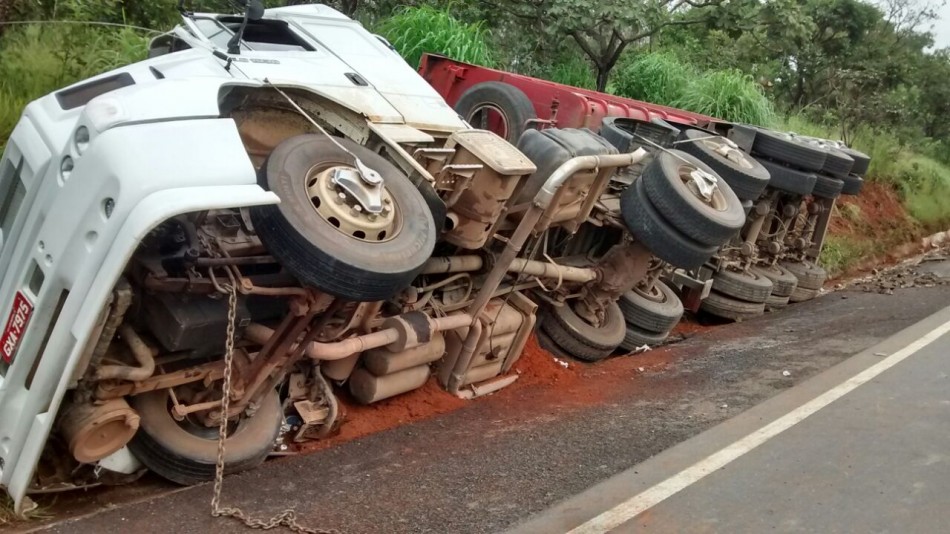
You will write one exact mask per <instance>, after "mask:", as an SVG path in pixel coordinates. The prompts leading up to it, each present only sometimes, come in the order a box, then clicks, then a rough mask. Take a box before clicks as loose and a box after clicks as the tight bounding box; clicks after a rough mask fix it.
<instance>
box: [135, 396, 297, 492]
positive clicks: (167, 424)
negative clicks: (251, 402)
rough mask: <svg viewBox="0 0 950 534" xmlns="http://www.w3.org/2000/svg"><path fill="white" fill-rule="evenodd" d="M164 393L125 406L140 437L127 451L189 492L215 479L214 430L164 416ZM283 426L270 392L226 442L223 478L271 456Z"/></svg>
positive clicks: (277, 402) (138, 398)
mask: <svg viewBox="0 0 950 534" xmlns="http://www.w3.org/2000/svg"><path fill="white" fill-rule="evenodd" d="M168 403H169V395H168V390H167V389H161V390H156V391H150V392H148V393H143V394H141V395H136V396H134V397H132V398H131V399H130V400H129V404H130V405H131V406H132V408H134V409H135V411H136V412H138V414H139V417H140V418H141V419H140V421H139V431H138V432H137V433H136V434H135V437H133V438H132V441H131V442H129V450H131V451H132V453H133V454H134V455H135V457H136V458H138V459H139V460H140V461H141V462H142V463H143V464H145V466H146V467H148V468H149V469H151V470H152V471H153V472H155V474H157V475H159V476H161V477H162V478H165V479H168V480H170V481H172V482H175V483H176V484H181V485H183V486H191V485H194V484H199V483H201V482H207V481H208V480H212V479H213V478H214V472H215V463H216V462H217V456H218V429H217V427H214V428H208V427H205V426H203V425H200V424H198V423H192V422H189V421H188V419H185V421H183V422H178V421H176V420H175V419H173V418H172V415H171V412H170V411H169V404H168ZM283 421H284V415H283V412H282V410H281V406H280V397H279V396H278V395H277V391H276V390H275V391H271V392H269V393H268V394H267V395H266V396H265V397H264V399H263V401H262V402H261V405H260V407H259V408H258V410H257V411H256V412H254V415H253V416H251V417H246V418H243V419H241V420H240V421H239V422H238V423H237V425H236V426H235V428H234V430H232V431H231V433H230V435H229V436H228V438H227V440H225V445H226V448H225V456H224V460H225V472H226V473H237V472H239V471H244V470H247V469H251V468H254V467H257V466H258V465H260V464H261V463H262V462H263V461H264V460H265V459H266V458H267V455H268V454H269V453H270V452H271V451H272V450H274V440H275V439H277V432H278V431H279V430H280V425H281V424H282V423H283Z"/></svg>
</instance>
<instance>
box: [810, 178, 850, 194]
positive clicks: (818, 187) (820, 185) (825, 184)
mask: <svg viewBox="0 0 950 534" xmlns="http://www.w3.org/2000/svg"><path fill="white" fill-rule="evenodd" d="M843 188H844V181H842V180H839V179H837V178H835V177H833V176H825V175H822V174H816V175H815V189H814V190H813V191H812V192H811V194H812V195H814V196H816V197H819V198H830V199H835V198H838V195H840V194H841V190H842V189H843Z"/></svg>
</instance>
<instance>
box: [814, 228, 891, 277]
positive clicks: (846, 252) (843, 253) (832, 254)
mask: <svg viewBox="0 0 950 534" xmlns="http://www.w3.org/2000/svg"><path fill="white" fill-rule="evenodd" d="M879 252H881V250H880V249H879V247H877V246H875V245H874V242H873V241H863V240H857V239H854V238H851V237H846V236H836V235H830V236H828V237H827V238H826V239H825V246H824V248H822V250H821V264H822V266H824V268H825V270H827V271H828V274H829V275H831V276H838V275H839V274H841V273H842V272H844V271H846V270H848V269H849V268H850V267H853V266H854V265H855V264H857V263H858V262H860V261H861V260H863V259H865V258H867V257H869V256H873V255H874V254H876V253H879Z"/></svg>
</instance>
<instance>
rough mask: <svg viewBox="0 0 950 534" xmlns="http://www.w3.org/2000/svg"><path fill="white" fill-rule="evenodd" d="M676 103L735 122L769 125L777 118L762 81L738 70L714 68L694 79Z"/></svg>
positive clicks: (679, 105)
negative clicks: (761, 85)
mask: <svg viewBox="0 0 950 534" xmlns="http://www.w3.org/2000/svg"><path fill="white" fill-rule="evenodd" d="M673 105H674V106H676V107H679V108H683V109H686V110H689V111H693V112H696V113H703V114H705V115H710V116H712V117H719V118H721V119H726V120H728V121H732V122H741V123H746V124H756V125H760V126H768V125H770V124H772V123H773V122H774V121H775V113H774V111H773V109H772V103H771V102H770V101H769V99H768V98H766V96H765V94H763V93H762V90H761V89H760V88H759V85H758V84H757V83H756V82H755V80H753V79H752V77H751V76H749V75H748V74H743V73H742V72H740V71H737V70H720V71H711V72H707V73H705V74H703V75H702V76H700V77H699V78H696V79H694V80H692V81H691V82H690V83H689V84H688V85H687V86H686V90H685V91H684V92H683V94H682V95H681V96H680V97H679V98H677V99H676V100H675V101H674V102H673Z"/></svg>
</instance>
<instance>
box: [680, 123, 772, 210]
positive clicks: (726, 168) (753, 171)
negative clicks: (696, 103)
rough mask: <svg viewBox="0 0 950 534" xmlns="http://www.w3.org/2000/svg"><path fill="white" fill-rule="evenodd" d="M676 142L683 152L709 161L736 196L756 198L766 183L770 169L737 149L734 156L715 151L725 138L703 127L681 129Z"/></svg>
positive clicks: (743, 198)
mask: <svg viewBox="0 0 950 534" xmlns="http://www.w3.org/2000/svg"><path fill="white" fill-rule="evenodd" d="M680 138H681V140H682V141H686V142H681V143H680V144H679V146H680V148H681V150H683V152H687V153H689V154H692V155H693V156H696V157H697V158H698V159H699V160H700V161H702V162H703V163H705V164H707V165H709V166H710V167H711V168H712V170H714V171H716V173H717V174H718V175H719V177H720V178H722V179H723V180H725V181H726V183H728V184H729V187H731V188H732V191H733V192H734V193H735V194H736V196H737V197H739V200H756V199H758V198H759V196H760V195H762V192H763V191H765V186H767V185H768V184H769V171H768V170H766V169H765V167H763V166H762V164H761V163H759V162H758V161H756V160H755V159H754V158H753V157H751V156H749V155H748V154H745V153H744V152H742V151H739V150H736V152H735V156H733V159H729V158H728V157H726V156H723V155H722V154H721V153H719V152H717V149H718V147H720V146H723V145H727V143H726V139H725V138H724V137H721V136H714V135H713V134H710V133H709V132H706V131H704V130H696V129H689V130H685V131H683V134H682V135H681V136H680Z"/></svg>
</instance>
